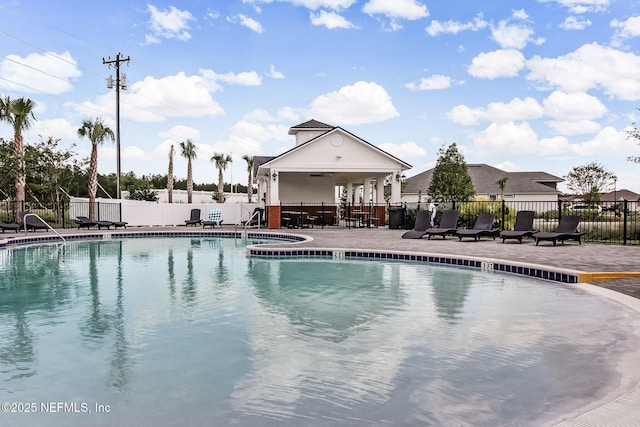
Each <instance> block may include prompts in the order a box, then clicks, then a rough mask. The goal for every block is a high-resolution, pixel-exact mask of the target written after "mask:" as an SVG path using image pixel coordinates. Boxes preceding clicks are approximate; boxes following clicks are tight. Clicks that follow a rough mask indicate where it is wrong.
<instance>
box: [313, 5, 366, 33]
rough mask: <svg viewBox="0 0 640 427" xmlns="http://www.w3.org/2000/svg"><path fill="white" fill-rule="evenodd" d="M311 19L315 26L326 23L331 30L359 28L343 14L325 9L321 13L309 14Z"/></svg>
mask: <svg viewBox="0 0 640 427" xmlns="http://www.w3.org/2000/svg"><path fill="white" fill-rule="evenodd" d="M309 19H311V24H312V25H315V26H322V25H324V26H325V27H327V28H328V29H330V30H333V29H336V28H344V29H353V28H357V27H356V26H355V25H353V24H352V23H351V22H349V21H347V20H346V19H345V18H344V17H343V16H342V15H339V14H337V13H335V12H327V11H325V10H321V11H320V12H319V13H313V12H311V13H310V14H309Z"/></svg>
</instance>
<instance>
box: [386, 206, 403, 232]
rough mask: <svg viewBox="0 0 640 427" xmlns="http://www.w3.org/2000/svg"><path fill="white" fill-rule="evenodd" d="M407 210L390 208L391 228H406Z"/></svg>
mask: <svg viewBox="0 0 640 427" xmlns="http://www.w3.org/2000/svg"><path fill="white" fill-rule="evenodd" d="M404 219H405V208H389V228H390V229H391V228H393V229H398V228H404Z"/></svg>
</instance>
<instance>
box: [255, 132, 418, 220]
mask: <svg viewBox="0 0 640 427" xmlns="http://www.w3.org/2000/svg"><path fill="white" fill-rule="evenodd" d="M289 135H293V136H295V138H296V144H295V147H293V148H292V149H290V150H288V151H285V152H284V153H282V154H280V155H278V156H276V157H254V161H255V160H257V161H256V173H255V179H256V181H257V183H258V194H259V196H260V198H261V199H262V201H263V202H264V204H265V207H266V209H267V211H268V218H269V228H280V220H279V218H280V205H281V203H307V204H313V203H315V204H321V203H327V204H334V203H335V201H336V187H338V186H342V187H345V188H346V189H347V200H353V199H354V196H355V195H357V196H358V198H356V200H357V201H359V196H360V195H362V200H363V202H364V203H375V204H383V203H385V199H384V185H385V179H386V180H387V182H390V183H391V199H390V202H391V203H399V202H400V201H401V197H400V191H401V186H400V184H401V177H402V176H403V172H404V171H405V170H408V169H410V168H411V165H409V164H408V163H406V162H404V161H402V160H400V159H398V158H397V157H394V156H392V155H391V154H389V153H387V152H385V151H384V150H381V149H380V148H378V147H376V146H374V145H372V144H370V143H369V142H367V141H365V140H363V139H361V138H359V137H357V136H356V135H354V134H352V133H350V132H348V131H346V130H344V129H342V128H341V127H339V126H331V125H328V124H325V123H322V122H319V121H316V120H309V121H307V122H305V123H302V124H299V125H297V126H294V127H292V128H291V129H289Z"/></svg>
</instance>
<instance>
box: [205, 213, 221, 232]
mask: <svg viewBox="0 0 640 427" xmlns="http://www.w3.org/2000/svg"><path fill="white" fill-rule="evenodd" d="M207 225H208V226H210V227H211V228H214V227H215V226H216V225H217V226H221V225H222V211H221V210H220V209H211V210H210V211H209V216H208V217H207V219H205V220H204V221H202V228H205V227H206V226H207Z"/></svg>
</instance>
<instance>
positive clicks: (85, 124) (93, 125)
mask: <svg viewBox="0 0 640 427" xmlns="http://www.w3.org/2000/svg"><path fill="white" fill-rule="evenodd" d="M85 136H86V137H88V138H89V141H91V159H90V160H89V218H90V219H91V220H92V221H95V220H96V215H95V202H96V192H97V191H98V145H100V144H102V143H103V142H104V141H105V140H106V139H110V140H111V141H113V140H114V139H115V138H114V135H113V131H112V130H111V128H109V126H107V125H105V124H104V122H103V121H102V119H101V118H100V117H98V118H96V120H95V121H93V122H92V121H91V120H88V119H84V120H83V121H82V126H81V127H80V129H78V137H79V138H84V137H85Z"/></svg>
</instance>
